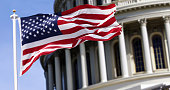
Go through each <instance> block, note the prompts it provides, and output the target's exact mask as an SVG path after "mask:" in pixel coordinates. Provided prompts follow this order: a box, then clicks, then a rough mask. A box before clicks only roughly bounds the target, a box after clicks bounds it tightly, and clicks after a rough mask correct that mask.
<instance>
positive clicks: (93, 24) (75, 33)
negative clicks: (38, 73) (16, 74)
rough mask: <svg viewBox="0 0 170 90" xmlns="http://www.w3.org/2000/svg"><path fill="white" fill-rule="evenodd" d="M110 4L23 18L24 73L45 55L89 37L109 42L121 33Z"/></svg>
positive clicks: (83, 6)
mask: <svg viewBox="0 0 170 90" xmlns="http://www.w3.org/2000/svg"><path fill="white" fill-rule="evenodd" d="M115 11H116V7H115V4H110V5H108V6H93V5H88V4H86V5H80V6H77V7H74V8H72V9H70V10H67V11H64V12H62V13H57V14H37V15H33V16H29V17H22V18H20V20H19V23H20V31H21V44H22V46H21V49H22V58H21V59H22V61H21V69H20V71H21V73H20V74H21V75H23V74H24V73H25V72H26V71H28V69H29V68H30V67H31V66H32V64H33V63H34V62H35V61H36V60H37V59H38V58H39V57H40V56H42V55H46V54H49V53H52V52H54V51H56V50H57V49H62V48H73V47H75V46H77V45H79V44H80V43H82V42H85V41H86V40H93V41H107V40H110V39H112V38H113V37H115V36H117V35H119V34H120V32H121V26H120V25H119V24H118V23H117V21H116V19H115V16H114V13H115Z"/></svg>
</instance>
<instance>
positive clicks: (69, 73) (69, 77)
mask: <svg viewBox="0 0 170 90" xmlns="http://www.w3.org/2000/svg"><path fill="white" fill-rule="evenodd" d="M65 57H66V73H67V75H66V76H67V89H69V90H73V77H72V66H71V54H70V50H69V49H65Z"/></svg>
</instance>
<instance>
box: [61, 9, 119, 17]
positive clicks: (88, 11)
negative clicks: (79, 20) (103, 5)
mask: <svg viewBox="0 0 170 90" xmlns="http://www.w3.org/2000/svg"><path fill="white" fill-rule="evenodd" d="M115 10H116V7H114V8H111V9H105V10H101V9H97V8H96V9H92V8H88V9H80V10H78V11H76V12H73V13H71V14H68V15H64V16H62V17H64V18H72V17H74V16H77V15H80V14H102V15H109V14H111V13H112V12H114V11H115Z"/></svg>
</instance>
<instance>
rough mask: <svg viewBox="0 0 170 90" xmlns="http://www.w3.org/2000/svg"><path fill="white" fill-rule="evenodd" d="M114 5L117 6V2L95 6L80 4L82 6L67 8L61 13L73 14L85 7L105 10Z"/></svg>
mask: <svg viewBox="0 0 170 90" xmlns="http://www.w3.org/2000/svg"><path fill="white" fill-rule="evenodd" d="M114 7H115V4H110V5H108V6H93V5H89V4H86V5H80V6H77V7H74V8H72V9H69V10H66V11H64V12H62V13H61V14H62V15H68V14H71V13H73V12H76V11H78V10H81V9H85V8H97V9H101V10H105V9H111V8H114Z"/></svg>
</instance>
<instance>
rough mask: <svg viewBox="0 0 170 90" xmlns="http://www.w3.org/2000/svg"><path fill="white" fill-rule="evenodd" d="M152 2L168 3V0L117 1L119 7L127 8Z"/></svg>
mask: <svg viewBox="0 0 170 90" xmlns="http://www.w3.org/2000/svg"><path fill="white" fill-rule="evenodd" d="M151 1H167V0H116V1H115V3H116V5H117V6H126V5H130V4H135V3H143V2H151Z"/></svg>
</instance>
